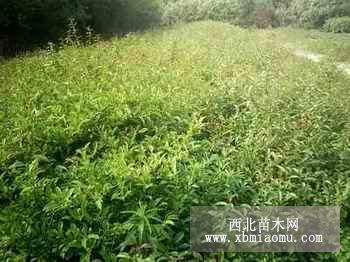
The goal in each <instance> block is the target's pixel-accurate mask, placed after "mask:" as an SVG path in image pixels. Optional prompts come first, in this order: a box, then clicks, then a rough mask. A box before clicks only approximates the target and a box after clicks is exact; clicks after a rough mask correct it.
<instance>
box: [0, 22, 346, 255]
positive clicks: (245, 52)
mask: <svg viewBox="0 0 350 262" xmlns="http://www.w3.org/2000/svg"><path fill="white" fill-rule="evenodd" d="M320 34H321V33H320ZM307 36H308V33H307V32H306V31H300V30H299V31H298V30H292V29H276V30H254V29H241V28H239V27H234V26H231V25H229V24H225V23H219V22H196V23H192V24H188V25H178V26H175V27H172V28H167V29H162V30H154V31H148V32H146V33H143V34H129V35H128V36H127V37H125V38H120V39H114V40H111V41H100V42H97V43H95V44H93V45H90V46H78V45H79V43H75V45H73V46H67V47H64V48H60V49H59V50H53V49H52V48H51V49H48V50H46V51H45V50H43V51H40V52H36V53H34V54H31V55H27V56H22V57H18V58H14V59H11V60H8V61H5V62H2V63H1V64H0V109H1V110H0V260H1V261H79V260H80V261H350V147H349V142H350V122H349V120H350V76H349V75H346V74H345V73H343V72H341V71H339V70H337V67H336V65H335V64H334V63H332V61H330V60H328V59H327V60H324V61H321V62H320V63H314V62H312V61H309V60H307V59H303V58H301V57H297V56H295V55H294V54H293V52H291V48H290V46H291V45H295V46H297V45H298V46H299V45H302V48H305V49H307V48H312V47H314V48H318V49H317V50H312V49H310V50H311V51H317V52H320V53H322V50H333V49H334V50H338V51H334V52H333V51H329V53H324V54H325V55H329V56H336V57H335V59H338V58H339V57H340V56H341V57H342V59H341V60H342V61H339V62H345V61H350V57H349V51H344V50H348V49H346V48H348V47H349V46H350V40H349V36H347V35H345V34H343V35H331V34H327V36H330V37H332V39H333V38H337V39H341V40H339V41H342V43H343V44H344V48H343V47H339V46H340V44H339V41H333V40H329V41H328V42H327V43H326V42H325V41H324V39H323V38H322V37H323V35H322V37H319V38H316V39H314V38H312V39H309V38H308V37H307ZM311 43H312V44H311ZM315 43H316V44H315ZM324 45H327V47H329V48H322V47H323V46H324ZM332 48H333V49H332ZM337 48H338V49H337ZM339 50H340V51H339ZM325 52H326V51H325ZM341 53H344V55H341ZM337 54H338V55H337ZM201 205H234V206H240V205H254V206H255V205H267V206H271V205H274V206H295V205H297V206H310V205H312V206H313V205H315V206H317V205H321V206H323V205H325V206H333V205H337V206H340V207H341V250H340V252H338V253H291V254H289V253H284V254H282V253H270V254H268V253H260V254H256V253H225V254H224V253H217V254H214V253H211V254H201V253H195V252H191V250H190V246H189V232H190V228H189V213H190V208H191V206H201Z"/></svg>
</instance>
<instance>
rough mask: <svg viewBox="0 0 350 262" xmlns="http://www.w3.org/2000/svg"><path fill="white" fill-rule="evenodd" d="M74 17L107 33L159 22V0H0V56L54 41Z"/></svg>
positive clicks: (81, 24) (80, 27)
mask: <svg viewBox="0 0 350 262" xmlns="http://www.w3.org/2000/svg"><path fill="white" fill-rule="evenodd" d="M70 19H74V20H75V22H76V25H77V30H78V32H80V33H83V32H84V31H85V30H86V28H87V27H88V26H89V27H91V28H92V29H93V31H94V32H95V33H98V34H101V35H104V36H108V35H114V34H122V33H125V32H128V31H135V30H139V29H143V28H144V27H146V26H150V25H153V24H158V23H159V19H160V10H159V2H158V0H0V55H1V51H2V53H4V52H7V53H11V52H17V51H19V50H22V49H27V48H32V47H37V46H41V45H46V44H47V42H49V41H53V42H54V41H57V40H58V39H59V38H60V37H62V36H63V35H64V33H65V32H66V31H67V30H68V25H69V20H70Z"/></svg>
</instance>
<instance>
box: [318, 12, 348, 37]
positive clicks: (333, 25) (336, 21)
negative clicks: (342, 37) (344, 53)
mask: <svg viewBox="0 0 350 262" xmlns="http://www.w3.org/2000/svg"><path fill="white" fill-rule="evenodd" d="M324 29H325V30H326V31H328V32H333V33H350V17H349V16H346V17H337V18H331V19H329V20H327V21H326V23H325V25H324Z"/></svg>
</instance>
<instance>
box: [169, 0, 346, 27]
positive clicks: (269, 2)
mask: <svg viewBox="0 0 350 262" xmlns="http://www.w3.org/2000/svg"><path fill="white" fill-rule="evenodd" d="M167 3H168V4H167V5H165V6H164V12H163V22H164V23H165V24H169V23H172V22H174V21H187V22H188V21H197V20H200V19H203V18H204V19H214V20H219V21H230V22H232V23H234V24H236V25H242V26H252V25H254V26H257V27H260V28H261V27H269V26H272V27H276V26H285V25H288V24H298V25H302V26H307V27H313V28H321V27H322V26H323V24H324V23H325V21H326V20H327V19H329V18H332V17H339V16H346V15H350V2H349V1H347V0H331V1H329V0H291V1H290V0H196V1H193V0H169V1H167Z"/></svg>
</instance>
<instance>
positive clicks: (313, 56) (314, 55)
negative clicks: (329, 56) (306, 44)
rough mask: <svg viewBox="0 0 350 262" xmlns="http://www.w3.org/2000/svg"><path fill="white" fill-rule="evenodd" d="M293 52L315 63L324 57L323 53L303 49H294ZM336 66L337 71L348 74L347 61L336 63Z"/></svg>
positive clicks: (349, 65)
mask: <svg viewBox="0 0 350 262" xmlns="http://www.w3.org/2000/svg"><path fill="white" fill-rule="evenodd" d="M294 54H295V55H296V56H299V57H303V58H306V59H309V60H311V61H313V62H315V63H319V62H321V60H322V59H323V58H324V57H325V56H324V55H321V54H317V53H312V52H308V51H305V50H303V49H296V50H294ZM336 66H337V68H338V70H339V71H342V72H344V73H345V74H348V75H350V64H347V63H336Z"/></svg>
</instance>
